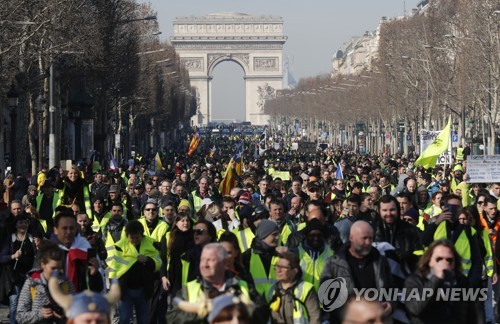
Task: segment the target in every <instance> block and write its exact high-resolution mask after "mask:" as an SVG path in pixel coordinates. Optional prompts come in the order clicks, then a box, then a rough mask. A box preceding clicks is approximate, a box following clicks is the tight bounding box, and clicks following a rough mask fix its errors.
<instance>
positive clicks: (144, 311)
mask: <svg viewBox="0 0 500 324" xmlns="http://www.w3.org/2000/svg"><path fill="white" fill-rule="evenodd" d="M122 293H123V296H122V299H121V300H120V303H119V304H118V311H119V313H120V322H119V323H120V324H130V319H131V318H132V315H133V312H134V307H135V315H136V318H137V324H148V322H149V306H150V300H149V298H146V296H145V295H144V289H143V288H139V289H125V291H123V292H122Z"/></svg>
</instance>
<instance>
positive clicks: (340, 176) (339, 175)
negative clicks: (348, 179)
mask: <svg viewBox="0 0 500 324" xmlns="http://www.w3.org/2000/svg"><path fill="white" fill-rule="evenodd" d="M335 179H344V173H343V172H342V168H341V167H340V163H337V171H336V172H335Z"/></svg>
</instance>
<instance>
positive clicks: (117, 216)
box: [101, 203, 127, 264]
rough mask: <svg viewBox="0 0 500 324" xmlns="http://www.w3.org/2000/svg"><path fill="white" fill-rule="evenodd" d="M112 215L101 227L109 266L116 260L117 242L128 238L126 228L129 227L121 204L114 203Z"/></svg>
mask: <svg viewBox="0 0 500 324" xmlns="http://www.w3.org/2000/svg"><path fill="white" fill-rule="evenodd" d="M110 214H111V217H110V218H105V221H104V220H103V222H102V227H101V233H102V240H103V241H104V246H105V247H106V252H107V254H108V255H107V259H106V263H107V264H109V263H110V262H111V260H113V259H114V256H115V254H116V251H115V244H116V242H118V241H120V240H121V239H124V238H125V237H126V234H125V226H126V225H127V220H126V219H125V218H123V206H122V204H121V203H113V205H112V206H111V211H110Z"/></svg>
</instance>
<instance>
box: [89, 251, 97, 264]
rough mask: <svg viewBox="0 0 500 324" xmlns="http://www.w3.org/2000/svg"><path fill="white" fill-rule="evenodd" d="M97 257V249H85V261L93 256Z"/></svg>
mask: <svg viewBox="0 0 500 324" xmlns="http://www.w3.org/2000/svg"><path fill="white" fill-rule="evenodd" d="M95 257H97V251H96V249H95V248H89V249H88V250H87V263H89V261H90V260H91V259H93V258H95Z"/></svg>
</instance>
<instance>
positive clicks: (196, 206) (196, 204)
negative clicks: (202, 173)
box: [191, 190, 203, 214]
mask: <svg viewBox="0 0 500 324" xmlns="http://www.w3.org/2000/svg"><path fill="white" fill-rule="evenodd" d="M191 197H193V208H194V214H196V213H197V212H198V211H199V210H200V209H201V207H202V206H203V205H202V204H201V202H202V201H203V199H202V198H201V197H198V195H197V194H196V190H193V191H192V192H191Z"/></svg>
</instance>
